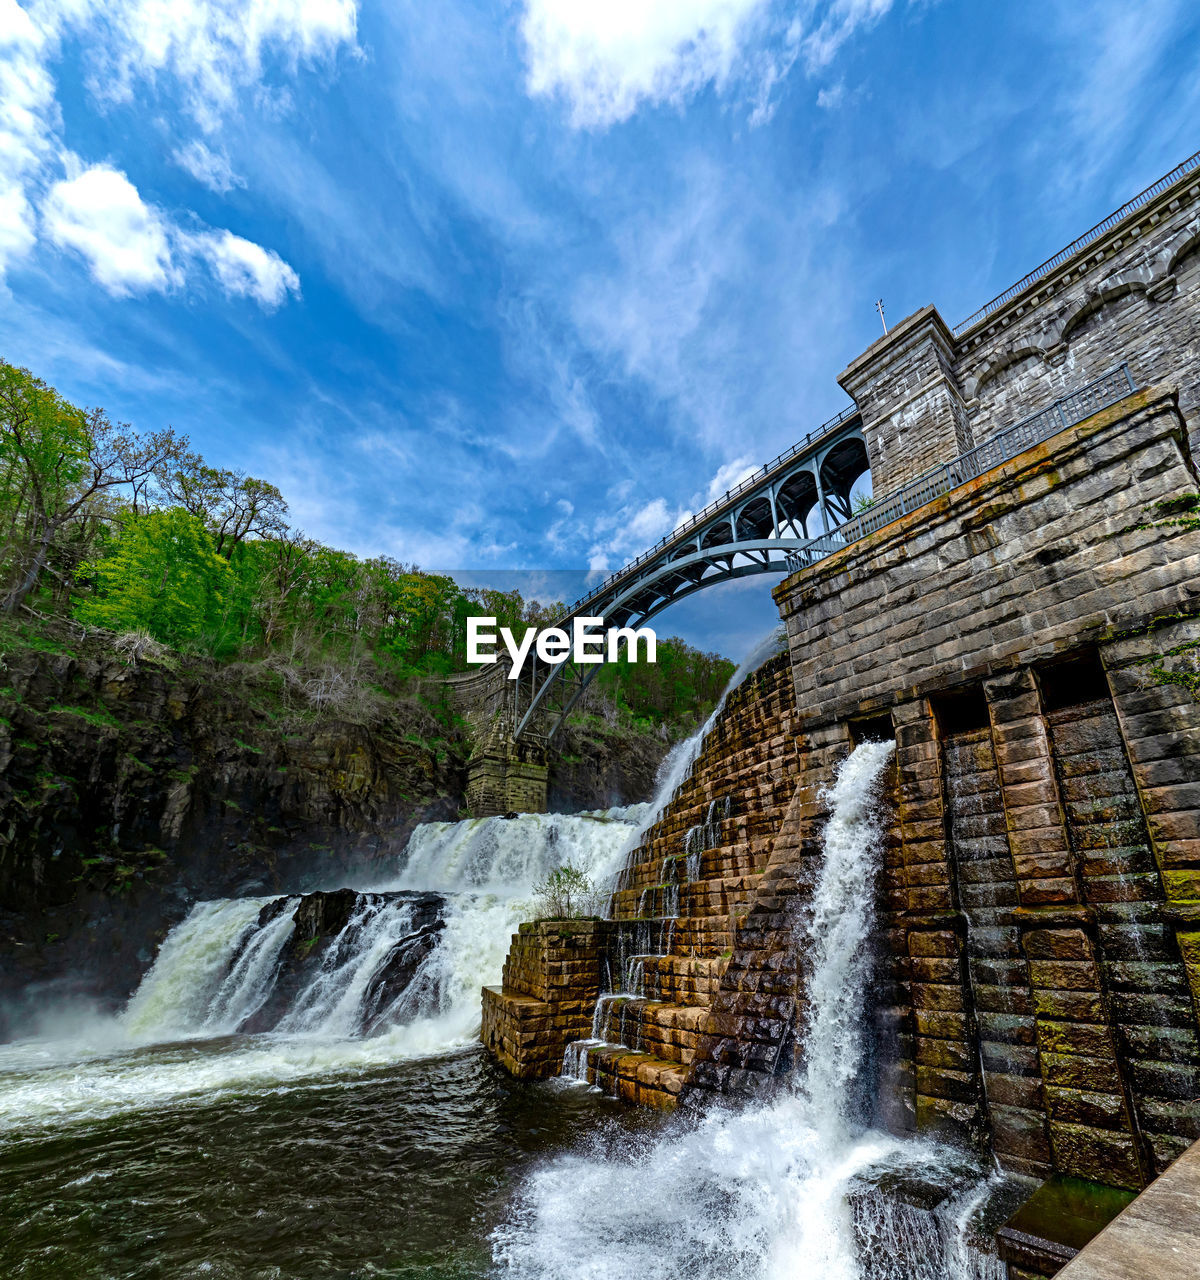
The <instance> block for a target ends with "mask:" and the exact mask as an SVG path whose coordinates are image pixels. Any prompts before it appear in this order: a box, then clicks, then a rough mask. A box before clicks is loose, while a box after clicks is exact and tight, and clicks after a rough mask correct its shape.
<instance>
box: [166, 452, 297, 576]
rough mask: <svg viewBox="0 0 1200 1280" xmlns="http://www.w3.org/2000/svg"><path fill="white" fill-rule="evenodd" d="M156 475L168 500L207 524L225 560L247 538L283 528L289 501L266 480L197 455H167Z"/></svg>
mask: <svg viewBox="0 0 1200 1280" xmlns="http://www.w3.org/2000/svg"><path fill="white" fill-rule="evenodd" d="M156 478H157V480H158V483H159V486H160V487H161V489H162V492H163V494H164V495H165V496H166V498H167V500H168V501H169V502H171V503H173V504H174V505H176V506H180V507H183V509H184V510H185V511H187V512H189V513H190V514H191V515H193V516H195V517H196V518H197V519H198V520H202V521H203V522H204V525H205V527H206V528H207V529H208V531H209V532H210V533H211V534H212V536H213V540H214V542H215V544H216V548H217V551H218V553H219V554H220V555H223V556H224V557H225V558H226V559H227V560H228V559H230V558H231V557H232V556H233V553H234V552H235V551H236V550H237V548H238V547H239V546H240V545H241V544H242V542H244V541H245V539H246V538H248V537H250V536H251V535H253V536H254V537H256V538H268V537H272V536H275V535H277V534H279V533H281V532H282V531H283V529H284V527H285V522H284V516H286V515H287V509H288V506H287V503H286V502H285V501H284V499H283V494H282V493H280V492H279V490H278V489H277V488H276V487H275V486H274V485H273V484H270V483H269V482H268V481H266V480H256V479H255V478H254V476H248V475H246V474H244V473H243V472H241V471H231V470H227V469H223V468H220V467H210V466H208V465H207V464H206V463H205V461H204V459H203V458H201V457H200V456H199V455H198V454H194V453H182V454H180V455H179V456H177V457H175V458H168V459H165V460H164V462H163V464H162V465H161V466H160V467H159V468H158V469H157V473H156Z"/></svg>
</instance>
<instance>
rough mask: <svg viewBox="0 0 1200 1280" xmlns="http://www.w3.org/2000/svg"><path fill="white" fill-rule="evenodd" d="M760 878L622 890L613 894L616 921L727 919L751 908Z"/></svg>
mask: <svg viewBox="0 0 1200 1280" xmlns="http://www.w3.org/2000/svg"><path fill="white" fill-rule="evenodd" d="M759 878H760V877H759V875H758V874H757V873H749V874H744V875H733V876H718V877H714V878H713V879H709V880H693V881H690V882H689V883H687V884H680V885H669V884H668V885H658V886H656V887H654V888H651V889H642V890H637V889H620V890H618V891H617V892H616V893H614V894H613V900H612V913H613V918H614V919H616V920H636V919H641V918H646V917H648V918H651V919H660V918H665V917H669V916H687V917H690V918H693V919H704V918H706V917H710V916H728V915H729V914H730V913H732V912H741V911H745V910H746V909H747V908H748V907H749V905H750V903H751V901H752V900H753V898H754V891H755V890H756V889H757V888H758V882H759Z"/></svg>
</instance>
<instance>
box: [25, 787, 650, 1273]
mask: <svg viewBox="0 0 1200 1280" xmlns="http://www.w3.org/2000/svg"><path fill="white" fill-rule="evenodd" d="M644 814H645V807H644V806H638V807H634V808H629V809H614V810H609V811H607V812H605V813H602V814H595V815H586V816H570V817H567V816H562V815H555V814H549V815H527V816H524V817H521V818H517V819H509V820H506V819H502V818H491V819H482V820H478V821H470V822H460V823H433V824H428V825H426V826H423V827H420V828H418V830H417V831H416V832H414V834H413V836H412V839H411V840H410V841H409V845H408V848H407V849H406V851H405V854H404V856H403V858H402V860H401V865H400V866H398V867H397V868H396V870H395V873H394V874H392V875H383V876H379V875H377V876H376V883H374V884H372V885H369V886H365V887H364V888H363V891H362V892H361V893H360V895H359V897H358V899H357V901H356V904H355V909H354V911H353V912H352V914H351V917H350V920H349V921H348V923H347V924H346V926H345V928H344V929H343V930H342V933H341V934H340V935H339V936H338V938H337V939H336V940H335V943H334V945H332V946H331V947H330V948H329V949H328V951H327V953H326V955H325V957H324V959H323V960H322V962H321V964H320V967H319V969H318V971H317V972H316V973H315V974H314V975H312V977H311V980H310V981H309V982H308V983H307V985H306V986H304V987H303V988H302V989H300V990H299V991H297V992H295V993H293V994H292V995H291V998H290V1000H289V1003H288V1005H287V1007H286V1008H285V1009H284V1010H283V1013H282V1016H281V1017H280V1018H278V1020H277V1021H276V1022H275V1024H274V1026H273V1029H272V1030H271V1031H270V1032H268V1033H260V1034H247V1033H245V1031H244V1030H239V1028H242V1029H244V1028H245V1027H247V1026H248V1025H253V1021H254V1018H255V1017H256V1016H257V1015H258V1014H259V1011H260V1010H261V1009H262V1008H263V1006H264V1005H265V1004H266V1003H267V1002H268V1001H269V1000H270V999H271V997H272V993H273V987H274V983H275V980H276V976H277V961H278V958H279V956H280V953H281V950H282V948H283V946H284V944H285V943H286V942H287V941H288V940H289V937H290V934H291V931H292V922H291V913H290V909H291V907H292V905H293V902H292V901H286V902H282V903H280V906H281V908H282V909H281V910H280V911H279V913H278V914H277V915H276V916H275V917H274V918H272V919H270V920H268V921H267V922H266V923H265V924H260V918H261V917H262V916H263V915H264V914H269V913H264V908H267V907H270V906H271V905H272V903H273V901H275V900H272V899H270V898H243V899H228V900H225V901H220V902H205V903H199V904H197V905H196V906H195V907H194V908H193V910H192V912H191V914H190V915H189V916H188V917H187V919H185V920H184V921H183V922H182V923H180V924H179V925H177V926H176V927H175V928H174V929H173V930H172V931H171V933H170V934H169V935H168V937H167V939H166V941H165V942H164V944H163V946H162V947H161V949H160V951H159V953H158V956H157V957H156V959H155V962H154V964H153V966H152V968H151V969H150V971H149V972H148V973H147V974H146V976H145V977H144V978H143V980H142V983H141V986H140V987H139V988H138V990H137V991H136V992H135V993H134V995H133V996H132V998H131V999H130V1001H129V1003H128V1005H127V1007H126V1008H125V1010H124V1011H123V1012H122V1013H121V1014H120V1015H119V1016H117V1017H115V1018H101V1017H90V1018H89V1017H87V1016H86V1015H84V1014H82V1013H80V1012H79V1011H78V1010H75V1011H63V1012H62V1013H61V1014H60V1015H59V1016H58V1017H57V1018H56V1017H55V1016H54V1014H53V1011H49V1016H48V1019H47V1022H46V1025H45V1026H44V1027H43V1029H42V1034H41V1035H40V1036H38V1037H37V1038H35V1039H28V1040H23V1041H18V1042H16V1043H13V1044H9V1045H0V1276H3V1277H9V1276H14V1277H15V1276H21V1277H27V1276H28V1277H47V1278H49V1277H54V1278H55V1280H59V1278H62V1280H70V1278H73V1277H93V1276H94V1277H141V1276H146V1277H151V1276H161V1277H191V1276H213V1277H238V1278H239V1280H242V1278H249V1277H280V1278H288V1280H291V1278H293V1277H295V1278H296V1280H299V1278H301V1277H304V1278H307V1277H351V1276H355V1277H356V1276H389V1277H401V1276H426V1275H427V1276H460V1275H462V1276H468V1275H471V1276H473V1275H478V1274H481V1273H482V1270H481V1269H483V1268H485V1267H486V1265H487V1261H488V1258H489V1257H490V1245H489V1243H488V1233H489V1231H491V1230H492V1228H493V1227H494V1226H495V1225H496V1224H497V1222H498V1221H499V1220H500V1218H499V1215H500V1212H501V1206H502V1205H503V1203H504V1202H505V1201H506V1198H507V1196H508V1194H509V1192H510V1190H511V1187H512V1184H513V1182H514V1180H516V1179H518V1178H519V1177H520V1176H521V1173H522V1170H523V1169H524V1168H525V1166H526V1165H527V1164H528V1162H529V1160H530V1159H532V1158H533V1157H534V1156H537V1155H541V1154H545V1153H547V1152H549V1151H553V1150H556V1149H559V1148H565V1147H567V1146H570V1145H571V1144H572V1143H573V1142H575V1141H576V1140H577V1139H578V1138H579V1137H580V1136H581V1135H582V1134H583V1133H585V1132H586V1133H592V1132H594V1131H596V1129H597V1127H598V1126H599V1127H600V1128H603V1127H604V1126H606V1125H615V1126H617V1127H618V1128H619V1129H620V1130H621V1131H623V1132H633V1131H635V1130H637V1129H638V1128H644V1127H645V1126H647V1125H648V1124H651V1123H652V1121H650V1120H649V1119H648V1118H647V1117H642V1116H636V1115H633V1114H631V1113H629V1112H627V1111H626V1110H625V1109H624V1108H621V1107H619V1106H617V1104H615V1103H613V1102H611V1101H610V1100H608V1099H605V1098H602V1097H598V1096H597V1095H594V1094H590V1093H588V1092H586V1091H583V1090H579V1089H571V1088H563V1087H562V1086H558V1085H554V1084H549V1085H518V1084H516V1083H515V1082H513V1081H511V1080H509V1079H508V1078H507V1077H506V1076H504V1075H503V1073H501V1072H499V1071H497V1070H496V1069H495V1068H494V1067H493V1066H492V1065H491V1064H490V1063H489V1062H488V1061H487V1059H486V1058H485V1055H484V1054H483V1053H482V1050H481V1049H480V1047H479V1045H478V1043H477V1037H478V1029H479V1001H480V987H481V986H482V985H483V984H485V983H493V982H497V981H498V980H499V977H500V972H501V969H502V967H503V962H504V956H505V953H506V951H507V947H508V941H509V937H510V935H511V934H512V932H513V931H514V929H515V928H516V925H517V924H518V923H519V922H520V921H521V920H522V919H525V918H527V917H528V915H529V914H530V912H529V901H530V897H531V892H532V887H533V885H534V884H535V883H536V881H537V880H538V879H540V878H541V876H543V875H544V874H545V872H546V871H548V870H550V869H551V868H553V867H555V866H557V865H559V864H560V863H562V862H564V861H567V860H568V859H569V860H570V861H572V862H573V863H574V865H576V866H579V867H581V868H583V869H584V870H586V871H588V872H589V874H590V875H592V876H593V877H594V878H596V879H597V880H598V881H605V880H607V879H609V878H611V877H612V875H613V874H614V873H615V871H616V870H617V868H618V867H619V865H620V861H621V859H622V856H623V853H624V851H625V849H626V848H627V846H628V844H629V842H630V839H631V838H632V837H633V836H634V834H635V833H636V831H637V829H638V825H637V824H638V822H639V819H641V818H642V817H643V816H644ZM430 890H432V891H436V893H437V894H438V895H439V897H440V917H441V922H442V923H441V926H440V929H439V932H438V935H437V939H436V945H435V946H434V947H433V949H432V950H431V951H429V953H428V954H427V955H425V957H424V958H423V959H422V960H421V961H420V964H419V966H418V967H417V970H416V972H415V974H413V976H412V977H411V979H410V980H409V981H408V983H407V985H406V987H405V989H404V992H403V993H402V999H401V1000H399V1001H397V1002H395V1004H394V1005H393V1006H388V1007H387V1008H385V1009H383V1010H381V1011H375V1012H374V1013H373V1014H372V1016H371V1017H368V1016H367V1013H366V1010H367V1007H368V1002H369V1000H370V996H371V992H372V982H371V980H372V978H373V977H374V976H375V975H376V974H377V973H378V972H380V970H381V968H382V966H384V965H385V964H386V962H387V960H388V958H389V957H390V956H391V955H393V954H395V952H396V949H397V947H398V946H399V945H402V944H403V943H404V942H405V940H406V938H407V936H408V935H409V934H410V933H411V931H412V930H413V927H414V922H413V919H412V907H411V905H410V902H409V900H408V899H406V897H405V891H408V892H409V893H410V894H412V895H413V897H414V898H416V897H418V896H419V895H418V894H417V893H416V892H415V891H430Z"/></svg>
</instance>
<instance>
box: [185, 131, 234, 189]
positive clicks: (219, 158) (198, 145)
mask: <svg viewBox="0 0 1200 1280" xmlns="http://www.w3.org/2000/svg"><path fill="white" fill-rule="evenodd" d="M171 159H172V160H174V161H175V163H176V164H177V165H178V166H179V167H180V168H181V169H182V170H183V171H184V172H185V173H190V174H191V175H192V177H193V178H195V179H196V181H197V182H199V183H201V184H203V185H204V186H206V187H207V188H208V189H209V190H210V191H215V192H216V193H217V194H218V195H224V194H225V193H226V192H228V191H232V190H233V188H234V187H244V186H245V185H246V181H245V179H244V178H240V177H238V175H237V174H236V173H234V171H233V167H232V165H230V163H229V157H228V156H227V155H226V154H225V153H224V151H221V150H219V149H218V150H216V151H214V150H213V149H212V148H211V147H210V146H208V144H207V143H205V142H202V141H201V140H200V139H199V138H193V139H192V141H191V142H189V143H187V144H186V145H185V146H182V147H176V148H175V150H174V151H173V152H172V153H171Z"/></svg>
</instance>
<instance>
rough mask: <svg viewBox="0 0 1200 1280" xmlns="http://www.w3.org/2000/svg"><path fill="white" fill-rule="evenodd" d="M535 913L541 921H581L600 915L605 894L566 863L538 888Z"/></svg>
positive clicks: (534, 890) (548, 876) (547, 877)
mask: <svg viewBox="0 0 1200 1280" xmlns="http://www.w3.org/2000/svg"><path fill="white" fill-rule="evenodd" d="M533 893H534V910H535V914H536V916H537V918H538V919H539V920H578V919H580V918H581V917H583V916H594V915H598V914H599V913H600V909H601V907H602V906H603V901H602V900H603V898H604V896H605V895H604V894H602V893H601V892H600V891H599V890H598V889H597V888H596V886H595V885H593V884H592V882H591V880H590V879H589V878H588V876H587V874H586V873H585V872H583V871H580V869H579V868H578V867H573V866H571V864H570V863H569V862H568V863H565V864H564V865H563V866H561V867H555V868H554V870H553V871H551V872H549V873H547V875H546V878H545V879H544V880H542V881H541V882H540V883H538V884H536V885H534V887H533Z"/></svg>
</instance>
